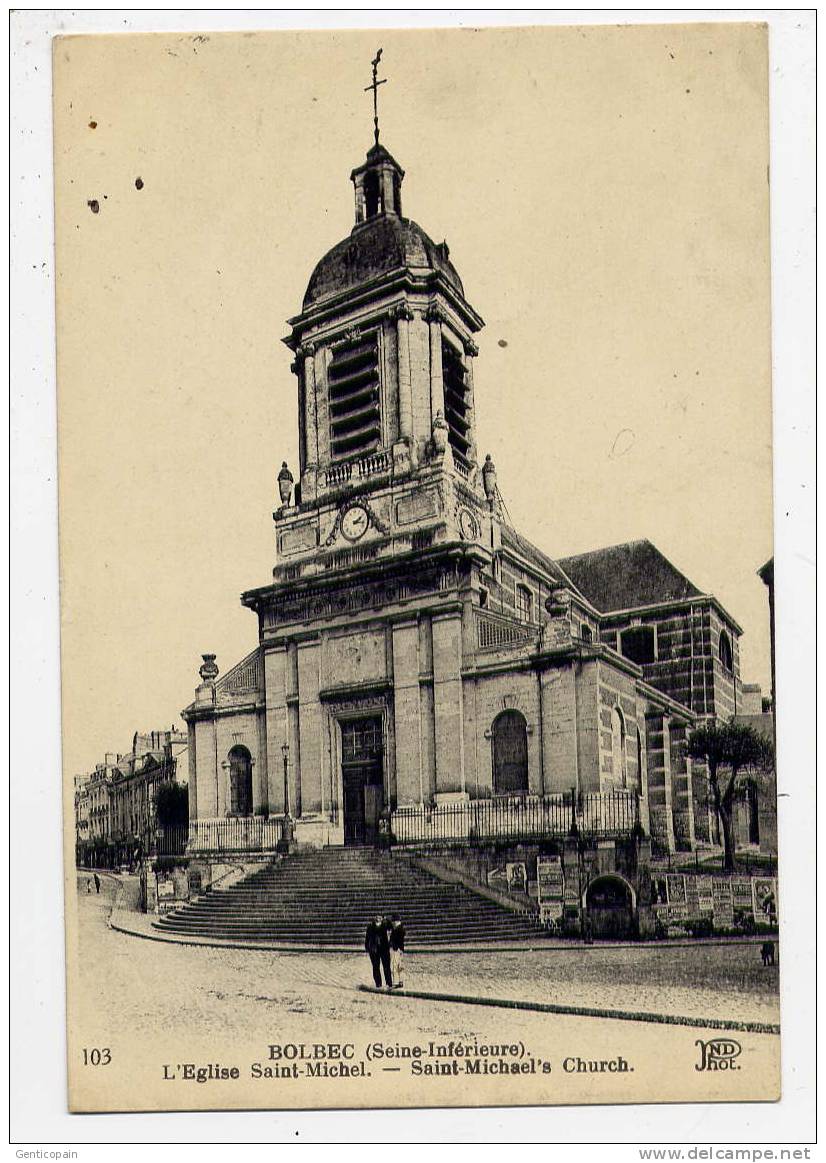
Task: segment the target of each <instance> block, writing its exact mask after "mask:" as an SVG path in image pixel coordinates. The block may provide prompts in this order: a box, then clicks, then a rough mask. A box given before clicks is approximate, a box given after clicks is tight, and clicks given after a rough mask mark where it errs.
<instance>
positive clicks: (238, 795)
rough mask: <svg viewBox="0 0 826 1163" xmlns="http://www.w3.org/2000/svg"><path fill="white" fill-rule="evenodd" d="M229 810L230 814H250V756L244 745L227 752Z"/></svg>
mask: <svg viewBox="0 0 826 1163" xmlns="http://www.w3.org/2000/svg"><path fill="white" fill-rule="evenodd" d="M229 811H230V815H232V816H251V815H252V756H251V755H250V753H249V751H247V749H246V747H241V746H238V747H233V748H232V750H231V751H230V753H229Z"/></svg>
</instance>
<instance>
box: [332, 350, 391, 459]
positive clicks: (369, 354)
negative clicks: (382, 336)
mask: <svg viewBox="0 0 826 1163" xmlns="http://www.w3.org/2000/svg"><path fill="white" fill-rule="evenodd" d="M327 382H328V386H329V405H330V449H331V453H332V458H333V460H349V459H351V458H353V457H358V456H363V455H365V454H366V453H368V452H373V451H375V449H376V448H378V447H379V445H380V443H381V411H380V405H379V352H378V341H377V337H376V336H375V335H372V336H367V337H364V338H359V339H357V340H354V341H352V342H347V343H342V344H339V345H338V346H336V347H335V348H334V349H333V358H332V361H331V363H330V366H329V369H328V372H327Z"/></svg>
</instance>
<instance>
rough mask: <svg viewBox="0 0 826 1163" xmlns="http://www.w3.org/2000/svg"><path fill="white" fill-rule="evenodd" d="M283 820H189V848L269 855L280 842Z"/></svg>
mask: <svg viewBox="0 0 826 1163" xmlns="http://www.w3.org/2000/svg"><path fill="white" fill-rule="evenodd" d="M281 821H282V817H281V816H276V817H269V818H267V819H265V818H264V817H263V816H241V817H236V818H230V819H206V820H192V821H191V822H190V825H189V840H188V847H189V851H191V852H261V851H264V852H268V851H271V850H272V849H274V848H275V846H276V844H277V843H278V841H279V840H280V839H281V833H282V826H281Z"/></svg>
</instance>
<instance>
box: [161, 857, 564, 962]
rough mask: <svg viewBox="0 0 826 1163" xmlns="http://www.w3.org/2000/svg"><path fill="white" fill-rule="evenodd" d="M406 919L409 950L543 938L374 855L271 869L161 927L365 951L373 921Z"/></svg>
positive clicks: (282, 863)
mask: <svg viewBox="0 0 826 1163" xmlns="http://www.w3.org/2000/svg"><path fill="white" fill-rule="evenodd" d="M394 912H397V913H399V915H400V916H401V918H402V920H403V921H404V924H405V928H406V930H407V946H408V948H413V949H415V948H417V947H421V946H426V945H448V946H454V947H457V946H460V945H465V944H470V943H476V944H479V943H487V942H490V943H495V942H500V941H519V940H525V939H532V940H536V939H539V940H541V939H542V930H540V929H538V928H536V927H535V926H534V924H533V922H532V920H531V918H530V917H529V916H527V915H523V914H520V913H514V912H510V911H509V910H507V909H505V908H502V907H501V906H500V905H497V904H495V903H494V902H493V901H489V900H487V899H486V898H484V897H481V896H477V895H476V894H475V893H473V892H471V891H470V890H469V889H467V888H465V887H464V886H462V885H458V884H451V883H447V882H445V881H443V880H440V879H439V878H438V877H436V876H434V875H433V874H432V873H430V872H425V871H424V870H423V869H420V868H418V867H417V866H416V865H415V864H414V863H412V862H411V860H410V859H409V858H408V857H406V856H404V855H395V854H390V853H387V852H378V851H376V850H375V849H372V848H323V849H319V850H313V851H307V852H299V853H296V854H295V855H292V856H288V857H286V858H285V859H283V860H279V861H277V862H275V863H272V864H266V865H264V866H263V867H262V868H260V869H258V870H256V871H255V872H253V873H252V874H251V875H249V876H247V877H246V878H245V879H243V880H241V881H238V882H236V883H235V884H233V885H231V886H230V887H228V888H226V889H216V890H215V891H213V892H212V893H208V894H206V895H205V896H202V897H200V898H199V899H197V900H194V901H191V902H190V903H188V904H186V905H184V906H183V907H181V908H180V909H176V910H175V911H174V912H172V913H168V914H166V915H165V916H163V917H161V918H159V919H158V920H157V921H156V922H155V925H154V927H155V928H156V929H160V930H161V931H163V932H167V933H177V934H179V935H182V936H183V935H187V936H193V937H205V938H210V937H212V938H217V939H220V940H238V941H276V942H278V943H279V944H281V943H285V944H286V943H293V944H297V945H343V946H351V947H353V948H362V947H363V942H364V930H365V928H366V926H367V923H368V921H370V920H371V919H372V917H373V916H375V914H376V913H381V914H382V915H384V916H388V915H390V914H392V913H394Z"/></svg>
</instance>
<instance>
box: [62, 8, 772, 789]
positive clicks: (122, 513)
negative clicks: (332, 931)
mask: <svg viewBox="0 0 826 1163" xmlns="http://www.w3.org/2000/svg"><path fill="white" fill-rule="evenodd" d="M379 43H381V45H382V47H383V50H384V52H383V58H382V65H383V68H384V72H383V75H384V76H386V77H388V83H387V84H386V85H384V86H382V87H381V90H380V105H381V109H380V113H381V124H382V142H383V144H386V145H387V147H388V148H389V149H390V150H391V151H392V153H393V154H394V156H395V157H396V158H397V159H398V161H399V162H400V164H401V165H402V166H403V167H404V169H405V170H406V177H405V182H404V188H403V199H404V208H405V213H406V214H407V215H409V216H410V217H412V218H413V219H415V220H416V221H417V222H418V223H419V224H420V225H421V226H422V227H423V228H424V229H425V230H426V231H427V232H428V234H430V235H431V237H432V238H433V239H434V240H435V241H442V239H447V241H448V243H449V245H450V257H451V261H452V262H453V263H454V265H455V266H456V267H457V269H458V271H459V273H460V275H461V277H462V280H463V283H464V287H465V292H466V295H467V297H468V299H469V300H470V302H471V303H472V304H473V306H474V307H476V309H477V310H478V311H479V312H480V313H481V315H482V317H483V318H484V319H485V320H486V327H485V329H484V330H483V331H482V333H481V335H480V336H479V337H478V340H479V347H480V355H479V358H478V359H477V361H476V366H475V370H474V381H475V396H476V406H477V414H478V447H479V450H480V453H481V454H482V455H484V454H485V453H486V452H490V453H491V454H492V455H493V458H494V460H495V462H496V465H497V470H498V481H499V486H500V489H501V490H502V493H503V495H504V498H505V501H506V503H507V507H508V511H509V512H510V514H511V516H512V518H513V520H514V522H515V524H516V525H517V526H518V527H519V528H520V530H521V531H522V532H523V533H524V534H525V535H527V536H528V537H530V538H531V539H532V540H533V541H535V542H536V543H537V544H538V545H539V546H540V547H541V548H542V549H544V550H545V551H547V552H548V553H550V554H551V555H552V556H556V557H562V556H567V555H569V554H574V553H579V552H584V551H586V550H588V549H592V548H596V547H598V546H602V545H611V544H616V543H619V542H622V541H626V540H631V539H635V538H640V537H647V538H649V539H650V540H651V541H653V542H654V543H655V544H656V545H657V546H658V547H659V548H660V549H661V550H662V551H663V552H664V553H665V554H666V556H667V557H669V558H670V559H671V560H672V561H673V562H674V564H675V565H676V566H677V567H678V568H679V569H681V570H682V571H683V572H684V573H685V574H686V575H687V576H688V577H689V578H690V579H691V580H692V581H693V582H694V583H695V584H696V585H697V586H698V587H699V588H700V589H702V590H704V591H707V592H711V593H714V594H715V595H716V596H717V597H718V598H719V600H720V601H721V602H722V603H723V605H724V606H725V607H726V609H727V610H728V611H729V612H730V613H731V614H732V616H733V617H734V618H735V619H736V620H737V621H738V622H739V623H740V624H741V626H742V627H743V630H744V635H743V638H742V640H741V666H742V675H743V678H744V680H745V681H756V682H759V683H761V684H762V685H763V687H764V689H765V690H768V685H769V641H768V614H767V601H766V590H765V587H764V586H763V584H762V582H761V581H760V580H759V578H758V577H757V576H756V570H757V569H758V568H759V567H760V566H761V565H762V564H763V562H764V561H766V559H767V558H768V557H769V556H770V555H771V553H772V528H771V404H770V367H771V351H770V300H769V247H768V137H767V134H768V127H767V104H766V74H767V62H766V41H765V30H764V29H762V28H761V27H760V26H758V25H749V24H737V25H725V24H722V25H721V24H714V25H691V26H664V25H656V26H645V27H633V26H624V27H603V28H600V27H594V26H590V27H588V28H546V29H541V30H537V29H527V30H526V29H521V30H519V29H516V30H506V31H503V30H491V31H484V32H482V31H445V30H441V31H439V32H438V33H428V32H414V33H410V32H407V33H405V32H400V31H386V30H385V31H382V33H381V34H379V36H378V39H377V34H376V33H362V32H338V33H262V34H257V33H256V34H246V33H238V34H218V35H207V34H204V36H203V37H202V38H199V37H198V36H195V35H193V34H186V35H172V34H163V35H151V36H138V35H128V36H127V35H124V36H119V37H108V36H107V37H103V36H95V37H91V36H90V37H69V38H65V39H63V40H59V41H57V42H56V46H55V89H56V96H55V130H56V144H55V182H56V224H57V296H58V297H57V311H58V314H57V320H58V343H57V356H58V420H59V469H60V549H61V601H62V663H63V721H64V768H65V772H66V774H67V776H69V777H70V776H71V775H72V774H73V773H75V772H80V771H83V770H88V769H90V768H91V767H93V766H94V764H95V762H97V761H99V760H100V759H102V757H103V754H104V753H105V752H106V751H123V750H126V749H127V748H128V747H129V745H130V742H131V738H132V735H133V733H134V731H136V730H141V731H148V730H151V729H159V728H163V727H166V726H170V725H171V724H173V723H180V709H181V708H182V707H184V706H185V705H186V704H187V703H188V702H190V701H191V699H192V697H193V693H194V688H195V686H196V684H197V682H198V681H199V680H198V674H197V672H198V667H199V665H200V661H201V654H203V653H204V652H207V651H210V652H213V653H215V654H217V656H218V664H219V666H220V668H221V670H222V672H223V671H226V670H227V669H229V667H230V666H231V665H233V664H234V663H235V662H236V661H238V660H239V659H240V658H241V657H243V655H244V654H246V653H247V652H249V651H250V650H251V649H253V647H254V646H255V643H256V632H257V627H256V620H255V617H254V615H253V614H252V613H250V612H249V611H247V610H245V609H243V608H242V607H241V606H240V603H239V601H238V598H239V595H240V594H241V592H242V591H243V590H246V589H249V588H252V587H253V586H257V585H263V584H266V582H267V581H268V580H269V578H270V576H271V571H272V567H273V564H274V549H275V545H274V537H273V525H272V510H273V508H274V507H275V504H276V497H277V487H276V474H277V472H278V468H279V467H280V464H281V461H282V460H284V459H286V460H287V461H288V462H289V463H290V464H291V465H292V466H293V467H294V468H295V465H296V463H297V409H296V395H295V378H294V377H293V375H292V374H291V372H290V370H289V363H290V359H291V355H290V353H289V351H288V350H287V348H286V347H285V346H284V345H283V344H282V343H281V337H282V336H283V335H285V334H286V333H287V326H286V319H287V318H288V317H290V316H292V315H294V314H296V313H297V312H298V310H299V309H300V305H301V299H302V297H303V293H304V290H305V287H306V284H307V281H308V280H309V277H310V274H311V272H312V269H313V267H314V265H315V263H316V262H317V261H318V259H319V258H320V257H321V256H322V255H323V254H324V253H325V251H326V250H328V249H329V248H330V247H331V246H333V245H334V244H335V243H336V242H338V241H339V240H340V239H341V238H343V237H345V236H346V235H347V234H348V233H349V231H350V229H351V227H352V224H353V199H352V187H351V185H350V182H349V174H350V171H351V169H352V168H353V167H354V166H356V165H358V164H359V163H360V162H361V161H362V160H363V157H364V154H365V152H366V150H367V149H368V148H369V146H370V145H371V143H372V107H371V100H370V96H369V94H366V93H365V92H364V91H363V90H364V86H365V85H367V84H368V83H369V80H370V60H371V58H372V57H373V56H374V55H375V50H376V48H377V47H378V45H379ZM138 179H140V188H138ZM90 202H92V203H97V207H98V210H97V213H95V212H93V208H92V207H91V206H90V205H89V203H90Z"/></svg>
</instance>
